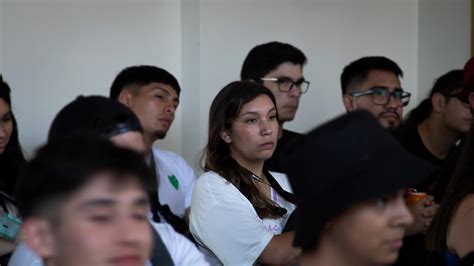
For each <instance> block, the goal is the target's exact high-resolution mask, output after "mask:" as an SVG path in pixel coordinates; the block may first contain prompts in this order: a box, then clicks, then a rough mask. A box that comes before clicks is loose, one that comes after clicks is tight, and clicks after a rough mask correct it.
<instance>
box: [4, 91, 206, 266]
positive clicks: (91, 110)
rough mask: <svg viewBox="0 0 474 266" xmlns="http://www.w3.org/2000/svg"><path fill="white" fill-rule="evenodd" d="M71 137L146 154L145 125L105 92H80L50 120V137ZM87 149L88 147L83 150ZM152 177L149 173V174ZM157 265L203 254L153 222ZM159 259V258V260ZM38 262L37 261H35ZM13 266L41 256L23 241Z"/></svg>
mask: <svg viewBox="0 0 474 266" xmlns="http://www.w3.org/2000/svg"><path fill="white" fill-rule="evenodd" d="M71 137H79V138H84V137H99V138H102V139H108V140H110V141H111V142H112V143H114V144H115V145H117V146H119V147H122V148H128V149H131V150H134V151H135V152H137V153H139V154H141V155H142V156H145V151H146V148H145V144H144V141H143V129H142V127H141V125H140V122H139V121H138V118H137V117H136V116H135V114H134V113H133V112H132V111H131V110H130V109H129V108H127V107H126V106H124V105H122V104H120V103H119V102H117V101H115V100H112V99H109V98H106V97H103V96H79V97H78V98H77V99H75V100H74V101H72V102H70V103H69V104H67V105H66V106H65V107H63V108H62V109H61V111H59V113H58V114H57V115H56V117H55V118H54V120H53V123H52V124H51V127H50V130H49V134H48V141H49V142H53V141H58V140H61V139H65V138H71ZM84 152H86V153H87V151H84ZM148 178H149V177H148ZM151 224H152V226H153V229H154V230H153V234H154V235H155V237H154V242H153V244H154V250H153V252H152V256H151V257H150V260H151V263H152V265H153V266H155V265H169V264H170V263H171V264H178V265H186V264H189V265H191V264H194V265H196V264H199V265H205V261H204V257H203V255H202V254H201V253H200V252H199V251H198V250H197V248H196V247H195V246H194V245H193V243H191V242H190V241H189V240H187V239H186V238H185V237H184V236H182V235H180V234H178V233H176V232H175V231H174V230H173V228H172V227H171V226H170V225H169V224H166V223H151ZM157 262H159V263H158V264H157ZM35 263H37V264H35ZM9 265H10V266H30V265H31V266H33V265H35V266H37V265H41V264H40V258H38V257H37V256H36V254H34V253H32V252H31V250H30V247H28V246H26V245H25V244H24V243H22V244H20V246H19V247H18V248H17V250H15V252H14V254H13V256H12V259H11V261H10V264H9Z"/></svg>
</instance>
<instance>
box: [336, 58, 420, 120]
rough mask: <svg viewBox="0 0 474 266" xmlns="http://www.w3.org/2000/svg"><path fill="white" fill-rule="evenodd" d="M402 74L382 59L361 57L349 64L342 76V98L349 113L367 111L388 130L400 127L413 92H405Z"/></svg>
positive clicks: (386, 60)
mask: <svg viewBox="0 0 474 266" xmlns="http://www.w3.org/2000/svg"><path fill="white" fill-rule="evenodd" d="M401 77H403V71H402V70H401V68H400V67H399V66H398V65H397V63H395V62H393V61H392V60H390V59H388V58H386V57H383V56H368V57H362V58H360V59H358V60H356V61H354V62H352V63H350V64H349V65H347V66H346V67H345V68H344V70H343V72H342V75H341V87H342V95H343V96H342V98H343V102H344V106H345V108H346V110H347V111H348V112H352V111H355V110H359V109H365V110H368V111H369V112H371V113H372V114H373V115H374V116H375V117H376V118H377V119H378V121H379V122H380V124H381V125H382V126H383V127H385V128H390V129H393V128H397V127H398V126H399V125H400V124H401V121H402V118H403V107H404V106H407V105H408V103H409V102H410V95H411V94H410V93H409V92H406V91H404V90H403V89H402V87H401V85H400V78H401Z"/></svg>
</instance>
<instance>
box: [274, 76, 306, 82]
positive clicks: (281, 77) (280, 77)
mask: <svg viewBox="0 0 474 266" xmlns="http://www.w3.org/2000/svg"><path fill="white" fill-rule="evenodd" d="M277 79H280V80H291V82H294V83H298V82H303V81H305V80H306V79H305V78H304V77H302V78H300V79H298V80H297V81H293V79H292V78H290V77H287V76H279V77H278V78H277Z"/></svg>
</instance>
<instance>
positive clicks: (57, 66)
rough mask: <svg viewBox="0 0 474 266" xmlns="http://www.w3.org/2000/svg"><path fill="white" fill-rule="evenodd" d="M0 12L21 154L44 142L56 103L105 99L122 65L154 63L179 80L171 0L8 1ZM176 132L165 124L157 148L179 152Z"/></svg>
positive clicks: (176, 9)
mask: <svg viewBox="0 0 474 266" xmlns="http://www.w3.org/2000/svg"><path fill="white" fill-rule="evenodd" d="M2 7H3V9H4V12H3V14H2V17H1V22H0V23H1V25H2V35H3V42H2V51H3V58H2V62H1V65H2V66H3V70H4V75H5V78H6V80H7V81H8V82H9V83H10V85H11V87H12V89H13V97H14V99H13V100H14V104H15V109H14V111H15V113H16V115H17V119H18V122H19V128H20V138H21V142H22V144H23V146H24V147H25V148H26V150H27V151H31V150H32V149H34V148H35V147H37V146H38V145H39V144H40V143H43V142H44V141H45V139H46V134H47V129H48V128H49V125H50V123H51V121H52V119H53V117H54V115H55V114H56V113H57V112H58V110H59V109H60V108H61V107H62V106H64V105H65V104H66V103H67V102H70V101H71V100H72V99H74V98H75V97H76V96H77V95H78V94H86V95H87V94H102V95H108V89H109V87H110V84H111V83H112V80H113V78H114V77H115V75H116V74H117V73H118V72H119V71H120V70H121V69H123V68H124V67H126V66H129V65H133V64H155V65H160V66H162V67H164V68H166V69H168V70H169V71H170V72H172V73H174V74H175V75H176V77H177V78H178V79H180V73H181V64H180V60H181V51H180V49H179V48H180V45H181V30H180V27H181V24H180V23H181V21H180V4H179V2H176V1H173V0H154V1H145V0H141V1H110V0H108V1H104V0H102V1H80V0H68V1H46V0H35V1H18V0H15V1H4V3H3V4H2ZM176 124H178V125H179V124H180V116H179V114H178V117H177V120H176ZM180 133H181V131H180V129H179V127H176V125H175V126H174V127H172V129H171V132H170V133H169V137H168V138H167V139H166V142H165V144H168V146H169V147H170V148H174V149H177V150H180V148H181V147H180V143H181V136H180ZM165 146H166V145H165Z"/></svg>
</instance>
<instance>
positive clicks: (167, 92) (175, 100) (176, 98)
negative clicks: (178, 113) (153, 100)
mask: <svg viewBox="0 0 474 266" xmlns="http://www.w3.org/2000/svg"><path fill="white" fill-rule="evenodd" d="M155 89H157V90H160V91H162V92H164V93H166V95H167V96H170V94H171V93H169V91H167V90H166V89H165V88H163V87H161V86H157V87H156V88H155ZM173 102H175V103H176V104H179V98H178V97H175V98H174V99H173Z"/></svg>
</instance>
